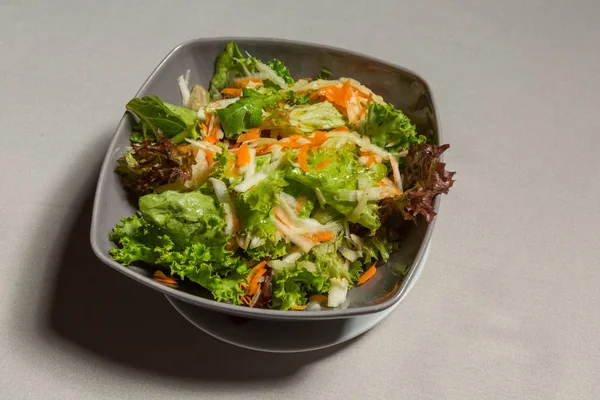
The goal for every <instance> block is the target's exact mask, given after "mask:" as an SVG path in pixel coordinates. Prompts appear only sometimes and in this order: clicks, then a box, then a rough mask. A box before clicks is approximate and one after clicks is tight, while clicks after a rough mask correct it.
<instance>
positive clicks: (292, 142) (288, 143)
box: [277, 140, 302, 149]
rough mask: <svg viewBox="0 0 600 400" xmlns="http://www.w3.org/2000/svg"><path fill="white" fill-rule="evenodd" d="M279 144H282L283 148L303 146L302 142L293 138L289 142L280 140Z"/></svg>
mask: <svg viewBox="0 0 600 400" xmlns="http://www.w3.org/2000/svg"><path fill="white" fill-rule="evenodd" d="M277 144H278V145H280V146H281V147H282V148H291V149H299V148H301V147H302V145H301V144H300V143H297V142H295V141H293V140H290V141H289V142H278V143H277Z"/></svg>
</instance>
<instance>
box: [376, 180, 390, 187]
mask: <svg viewBox="0 0 600 400" xmlns="http://www.w3.org/2000/svg"><path fill="white" fill-rule="evenodd" d="M378 185H379V186H381V187H387V186H388V185H386V184H385V183H383V181H379V183H378Z"/></svg>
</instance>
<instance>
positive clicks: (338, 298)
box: [327, 278, 348, 307]
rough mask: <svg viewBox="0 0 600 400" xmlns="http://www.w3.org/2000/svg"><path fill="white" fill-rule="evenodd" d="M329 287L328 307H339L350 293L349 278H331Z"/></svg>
mask: <svg viewBox="0 0 600 400" xmlns="http://www.w3.org/2000/svg"><path fill="white" fill-rule="evenodd" d="M330 282H331V285H330V287H329V296H327V306H328V307H338V306H339V305H341V304H342V303H343V302H345V301H346V294H347V293H348V280H347V279H346V278H342V279H338V278H331V281H330Z"/></svg>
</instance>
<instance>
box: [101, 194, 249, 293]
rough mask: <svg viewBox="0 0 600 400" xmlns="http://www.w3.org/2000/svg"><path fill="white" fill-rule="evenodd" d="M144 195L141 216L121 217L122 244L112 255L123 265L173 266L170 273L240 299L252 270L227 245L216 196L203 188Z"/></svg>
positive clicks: (117, 236)
mask: <svg viewBox="0 0 600 400" xmlns="http://www.w3.org/2000/svg"><path fill="white" fill-rule="evenodd" d="M142 199H144V200H145V201H144V202H142V201H140V203H141V204H140V210H141V211H142V216H141V217H137V216H133V217H128V218H124V219H122V220H121V222H122V224H121V225H117V226H116V228H115V230H114V231H113V232H112V233H111V235H110V239H111V240H112V241H113V242H115V243H116V244H118V247H117V248H113V249H111V250H110V254H111V256H112V257H113V258H114V259H115V260H116V261H119V262H121V263H123V264H124V265H129V264H131V263H133V262H136V261H142V262H145V263H148V264H155V265H159V266H163V267H168V268H169V269H170V272H171V274H177V275H179V276H180V277H181V278H182V279H183V278H185V279H188V280H190V281H192V282H196V283H198V284H200V285H202V286H203V287H205V288H206V289H208V290H210V291H211V293H212V294H213V296H214V297H215V299H216V300H219V301H231V302H233V303H235V304H239V303H240V295H241V294H242V290H241V289H240V286H239V283H240V282H241V281H243V280H245V279H246V276H247V275H248V272H249V270H248V268H247V266H246V264H245V263H244V262H243V261H242V260H241V259H240V258H239V257H235V256H234V254H233V253H232V252H231V251H229V250H227V248H226V243H227V240H226V237H225V234H224V233H223V228H224V225H225V223H224V221H223V218H220V217H219V213H218V211H217V209H216V207H215V206H214V203H213V201H212V199H211V198H210V197H209V196H206V195H203V194H200V193H199V192H190V193H177V192H165V193H163V194H161V195H148V196H144V197H143V198H142ZM188 236H189V237H188Z"/></svg>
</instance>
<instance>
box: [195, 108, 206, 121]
mask: <svg viewBox="0 0 600 400" xmlns="http://www.w3.org/2000/svg"><path fill="white" fill-rule="evenodd" d="M196 116H197V117H198V119H201V120H202V121H206V113H205V112H204V107H200V108H199V109H198V113H197V114H196Z"/></svg>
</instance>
